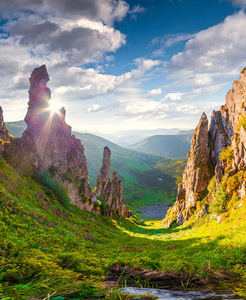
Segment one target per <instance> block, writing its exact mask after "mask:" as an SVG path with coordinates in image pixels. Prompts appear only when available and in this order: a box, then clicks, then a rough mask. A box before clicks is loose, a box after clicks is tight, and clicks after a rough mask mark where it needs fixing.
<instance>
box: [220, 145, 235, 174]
mask: <svg viewBox="0 0 246 300" xmlns="http://www.w3.org/2000/svg"><path fill="white" fill-rule="evenodd" d="M233 156H234V150H233V148H232V147H231V146H229V147H227V148H224V149H222V151H221V152H220V156H219V159H220V161H221V162H223V163H224V165H225V166H226V172H228V171H229V170H231V168H232V160H233Z"/></svg>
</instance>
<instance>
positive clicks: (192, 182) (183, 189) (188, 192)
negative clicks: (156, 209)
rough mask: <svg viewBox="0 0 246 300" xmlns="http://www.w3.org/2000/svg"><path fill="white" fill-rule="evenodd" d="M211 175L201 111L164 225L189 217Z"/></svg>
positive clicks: (206, 129)
mask: <svg viewBox="0 0 246 300" xmlns="http://www.w3.org/2000/svg"><path fill="white" fill-rule="evenodd" d="M211 177H212V174H211V159H210V141H209V133H208V119H207V116H206V114H205V113H203V114H202V116H201V119H200V121H199V124H198V126H197V127H196V130H195V132H194V134H193V138H192V141H191V149H190V151H189V153H188V161H187V164H186V167H185V169H184V173H183V180H182V184H181V185H179V187H178V194H177V199H176V202H175V204H174V207H173V208H172V209H171V210H170V211H169V218H167V221H165V225H167V226H170V225H171V224H172V223H173V222H174V221H176V222H177V223H178V224H179V225H181V224H182V223H183V222H184V221H187V220H188V219H189V218H190V216H191V214H192V209H193V208H194V207H195V206H196V203H197V201H199V200H201V199H202V198H203V197H204V195H205V194H206V191H207V185H208V183H209V181H210V179H211Z"/></svg>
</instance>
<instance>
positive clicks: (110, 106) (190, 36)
mask: <svg viewBox="0 0 246 300" xmlns="http://www.w3.org/2000/svg"><path fill="white" fill-rule="evenodd" d="M245 8H246V0H206V1H204V0H199V1H198V0H182V1H181V0H172V1H171V0H158V1H156V0H141V1H140V0H139V1H137V0H131V1H130V0H125V1H124V0H118V1H117V0H95V1H90V0H73V1H70V0H49V1H48V0H9V1H8V2H7V1H4V0H0V10H1V27H0V73H1V78H2V80H1V82H0V99H1V102H0V105H1V106H2V108H3V110H4V117H5V120H6V121H14V120H21V119H23V118H24V116H25V113H26V110H27V102H28V93H27V91H28V88H29V82H28V78H29V77H30V74H31V72H32V70H33V69H34V68H35V67H38V66H40V65H42V64H46V66H47V69H48V72H49V74H50V79H51V80H50V82H49V83H48V86H49V88H50V89H51V92H52V103H53V105H54V106H58V107H61V106H65V108H66V110H67V118H66V119H67V123H68V124H69V125H71V126H72V127H73V129H75V130H79V131H89V132H102V133H107V134H108V133H112V134H115V135H117V134H120V132H121V131H122V130H124V131H125V130H141V129H142V130H147V129H148V130H149V129H152V130H153V129H161V128H181V129H190V128H194V127H195V126H196V124H197V123H198V120H199V118H200V116H201V114H202V112H203V111H205V112H206V113H207V114H208V117H210V114H211V111H212V110H213V109H219V107H220V105H222V104H224V99H225V95H226V92H227V90H228V89H229V88H231V85H232V82H233V81H234V80H236V79H237V78H238V77H239V75H240V71H241V70H242V69H243V68H244V67H246V51H245V45H246V30H245V28H246V15H245Z"/></svg>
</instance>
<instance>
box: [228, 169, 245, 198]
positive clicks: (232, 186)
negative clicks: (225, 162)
mask: <svg viewBox="0 0 246 300" xmlns="http://www.w3.org/2000/svg"><path fill="white" fill-rule="evenodd" d="M242 175H243V171H240V172H238V173H237V174H235V175H233V176H231V177H229V178H228V179H227V182H226V187H227V191H228V193H232V192H233V191H234V190H236V189H238V187H239V185H240V181H241V179H242Z"/></svg>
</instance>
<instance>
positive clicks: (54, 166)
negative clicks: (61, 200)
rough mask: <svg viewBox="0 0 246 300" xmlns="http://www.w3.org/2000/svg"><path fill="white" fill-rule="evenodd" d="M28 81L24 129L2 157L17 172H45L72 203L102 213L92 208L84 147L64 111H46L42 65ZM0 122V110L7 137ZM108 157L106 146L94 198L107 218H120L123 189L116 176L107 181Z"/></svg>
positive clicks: (47, 96)
mask: <svg viewBox="0 0 246 300" xmlns="http://www.w3.org/2000/svg"><path fill="white" fill-rule="evenodd" d="M29 80H30V89H29V102H28V111H27V114H26V116H25V122H26V124H27V129H26V130H25V131H24V132H23V134H22V137H21V138H20V139H15V140H14V141H13V145H10V146H9V147H8V149H5V158H6V159H7V160H8V161H9V162H10V163H11V164H12V165H14V166H16V167H18V168H19V169H20V170H21V171H25V172H29V171H32V169H33V168H34V169H36V170H37V171H38V172H39V173H43V172H45V171H47V170H49V171H50V173H51V175H52V178H53V179H54V180H55V181H58V182H59V183H61V185H62V186H64V187H65V188H66V189H67V192H68V196H69V198H70V199H71V203H72V204H74V205H77V206H78V207H79V208H81V209H83V210H86V211H91V212H95V213H97V214H100V213H101V212H103V210H102V209H101V207H100V206H98V205H95V203H94V201H93V199H94V197H95V194H94V192H93V191H92V189H91V187H90V184H89V182H88V170H87V163H86V157H85V155H84V147H83V145H82V144H81V141H80V140H79V139H77V138H76V137H75V136H74V135H73V134H72V132H71V127H70V126H69V125H67V123H66V122H65V115H66V111H65V109H64V108H61V110H60V111H59V112H57V113H53V112H52V111H51V110H50V105H49V101H50V98H51V92H50V89H49V88H48V87H47V83H48V81H49V75H48V73H47V70H46V66H45V65H43V66H41V67H39V68H36V69H34V71H33V72H32V74H31V77H30V79H29ZM1 120H2V119H1V111H0V126H2V127H0V129H1V128H2V131H1V132H2V135H3V136H6V138H8V132H7V131H6V127H4V126H5V125H4V123H3V122H1ZM1 132H0V137H1ZM10 144H11V143H10ZM110 155H111V152H110V150H109V148H107V147H106V148H105V149H104V157H103V166H102V168H101V171H100V175H99V176H98V189H97V191H96V195H97V196H102V197H103V198H105V202H106V204H107V205H108V208H109V209H108V210H109V211H110V212H111V213H110V214H111V215H112V211H115V212H116V214H119V215H121V213H122V206H123V196H122V195H123V187H122V182H121V180H119V179H118V177H117V176H116V173H113V178H112V179H110V178H109V172H110Z"/></svg>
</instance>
